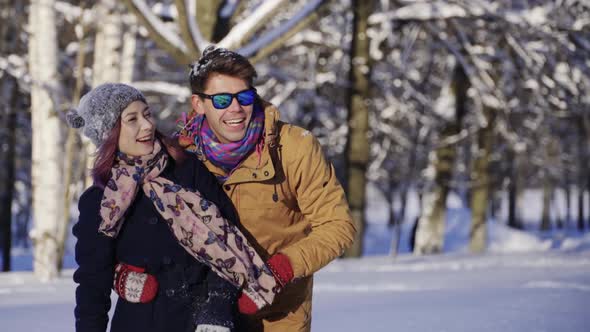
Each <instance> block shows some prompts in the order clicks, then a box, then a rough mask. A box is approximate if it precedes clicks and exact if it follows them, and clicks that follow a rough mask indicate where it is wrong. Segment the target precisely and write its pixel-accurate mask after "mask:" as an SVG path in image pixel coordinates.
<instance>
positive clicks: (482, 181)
mask: <svg viewBox="0 0 590 332" xmlns="http://www.w3.org/2000/svg"><path fill="white" fill-rule="evenodd" d="M484 113H485V114H486V118H487V126H486V127H485V128H480V129H479V132H478V135H477V145H478V146H477V152H476V155H475V161H474V162H473V166H472V172H471V181H472V183H473V184H474V185H473V189H472V191H471V230H470V232H469V249H470V250H471V252H473V253H480V252H483V251H484V250H485V248H486V245H487V228H486V220H487V212H488V206H489V203H490V192H491V191H490V181H491V179H490V174H489V172H490V170H489V164H490V157H491V154H492V139H493V123H494V120H493V114H494V113H493V110H490V109H485V111H484Z"/></svg>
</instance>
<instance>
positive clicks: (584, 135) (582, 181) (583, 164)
mask: <svg viewBox="0 0 590 332" xmlns="http://www.w3.org/2000/svg"><path fill="white" fill-rule="evenodd" d="M577 124H578V133H579V135H580V137H579V139H578V160H579V164H578V230H580V231H583V230H584V188H585V187H586V181H589V180H588V179H587V174H586V172H587V171H586V169H587V167H588V164H587V160H588V156H587V154H588V150H587V148H586V147H587V142H588V132H587V131H586V127H585V126H584V121H583V119H580V121H578V123H577Z"/></svg>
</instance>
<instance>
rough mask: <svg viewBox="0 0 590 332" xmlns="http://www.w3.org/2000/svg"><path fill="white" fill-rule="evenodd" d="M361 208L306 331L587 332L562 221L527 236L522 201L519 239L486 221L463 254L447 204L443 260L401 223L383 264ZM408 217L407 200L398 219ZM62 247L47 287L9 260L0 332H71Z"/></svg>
mask: <svg viewBox="0 0 590 332" xmlns="http://www.w3.org/2000/svg"><path fill="white" fill-rule="evenodd" d="M372 195H375V193H374V192H373V193H372ZM533 198H534V197H533ZM369 201H370V202H372V203H371V205H370V206H369V208H368V211H370V214H369V215H368V220H369V221H370V224H369V227H368V228H367V233H366V235H365V243H364V252H365V254H366V255H367V256H365V257H363V258H361V259H351V260H338V261H335V262H333V263H331V264H330V265H328V266H327V267H325V268H324V269H322V270H321V271H320V272H319V273H317V274H316V278H315V284H314V303H313V320H312V330H313V331H314V332H323V331H355V332H356V331H371V332H378V331H383V332H385V331H387V332H392V331H411V332H445V331H449V332H459V331H466V332H467V331H469V332H471V331H477V332H496V331H499V332H523V331H534V332H543V331H546V332H552V331H556V332H557V331H559V332H569V331H572V332H573V331H575V332H587V331H590V309H589V308H590V233H580V232H578V231H577V230H575V227H574V225H573V223H571V222H570V224H569V226H568V227H566V228H565V229H562V230H552V231H549V232H538V231H534V229H536V228H537V227H536V225H535V220H538V218H537V217H536V216H535V215H533V214H532V213H533V212H535V211H539V209H537V208H534V207H535V206H539V205H538V204H537V203H535V202H534V199H532V198H531V199H529V200H527V202H526V203H527V204H528V205H527V206H529V207H531V208H530V209H529V210H528V212H527V214H526V215H524V216H523V219H524V220H525V221H526V223H525V225H526V226H527V229H528V230H527V231H526V232H523V231H517V230H514V229H510V228H508V227H507V226H506V225H504V224H503V223H502V222H500V221H496V220H491V221H490V222H489V223H488V225H487V227H488V234H489V238H488V252H487V253H485V254H482V255H470V254H468V253H467V250H466V248H467V246H468V234H469V211H468V210H466V209H464V208H462V204H461V200H460V199H459V198H458V197H457V196H451V197H450V198H449V201H448V202H447V207H448V209H449V210H448V213H447V223H446V233H445V247H444V250H445V254H443V255H436V256H428V257H416V256H413V255H411V254H409V248H408V238H409V235H410V229H411V223H409V222H406V223H404V224H403V225H402V228H401V229H402V233H401V241H400V250H399V252H400V253H401V254H400V255H398V256H397V257H395V258H393V257H387V256H386V255H387V254H388V253H389V250H390V242H391V237H392V232H391V229H389V228H388V227H387V225H386V220H385V218H386V217H385V216H386V215H387V213H386V212H387V210H386V209H384V207H383V204H382V202H380V201H379V197H378V195H375V196H373V197H372V198H371V199H370V200H369ZM416 211H417V206H416V204H415V202H413V201H412V198H411V197H410V207H409V209H408V218H407V220H413V219H414V218H415V213H416ZM531 211H532V212H531ZM498 219H499V220H503V219H504V218H503V217H502V216H500V217H499V218H498ZM72 244H73V241H71V240H70V245H68V247H69V248H70V249H69V252H70V254H68V255H67V256H66V257H65V261H64V264H65V266H66V267H67V268H68V269H67V270H66V271H65V272H64V273H63V276H62V277H61V278H60V279H59V280H57V281H55V282H52V283H47V284H43V283H40V282H38V281H36V280H35V279H34V278H33V276H32V274H31V272H30V270H31V268H32V263H31V256H30V251H28V250H14V251H13V268H14V270H17V271H16V272H10V273H0V331H7V332H13V331H26V332H29V331H42V332H58V331H59V332H67V331H73V330H74V328H73V325H74V322H73V308H74V289H75V284H74V283H73V281H72V273H73V268H74V267H75V262H74V261H73V260H72V257H71V247H72V246H71V245H72Z"/></svg>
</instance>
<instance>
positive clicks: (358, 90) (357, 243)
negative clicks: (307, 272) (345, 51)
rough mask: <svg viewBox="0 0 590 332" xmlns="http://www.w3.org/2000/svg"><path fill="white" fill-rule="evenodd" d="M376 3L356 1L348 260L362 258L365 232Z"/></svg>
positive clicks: (350, 94) (351, 76)
mask: <svg viewBox="0 0 590 332" xmlns="http://www.w3.org/2000/svg"><path fill="white" fill-rule="evenodd" d="M373 7H374V6H373V1H372V0H371V1H361V0H353V1H352V8H353V15H354V16H353V28H352V41H351V53H350V73H349V82H350V88H349V91H348V98H349V100H348V107H349V109H348V140H347V142H346V158H347V167H348V169H347V172H346V193H347V196H348V202H349V204H350V210H351V213H352V218H353V222H354V224H355V227H356V229H357V233H356V235H355V239H354V243H353V245H352V246H351V247H350V248H349V249H348V250H347V251H346V252H345V256H346V257H360V256H361V254H362V248H363V242H362V240H363V235H364V229H365V218H364V211H365V191H366V188H365V187H366V177H365V172H366V170H367V164H368V162H369V141H368V137H367V131H368V125H369V112H368V108H367V104H366V103H365V101H367V100H369V99H370V95H369V92H370V84H369V75H370V68H371V67H370V63H369V60H370V59H369V38H368V37H367V25H368V18H369V14H370V13H371V12H372V10H373Z"/></svg>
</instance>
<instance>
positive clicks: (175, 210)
mask: <svg viewBox="0 0 590 332" xmlns="http://www.w3.org/2000/svg"><path fill="white" fill-rule="evenodd" d="M166 206H167V207H168V208H169V209H170V210H172V213H174V215H175V216H177V217H179V216H180V210H184V201H183V200H182V198H180V196H179V195H176V205H170V204H167V205H166Z"/></svg>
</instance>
